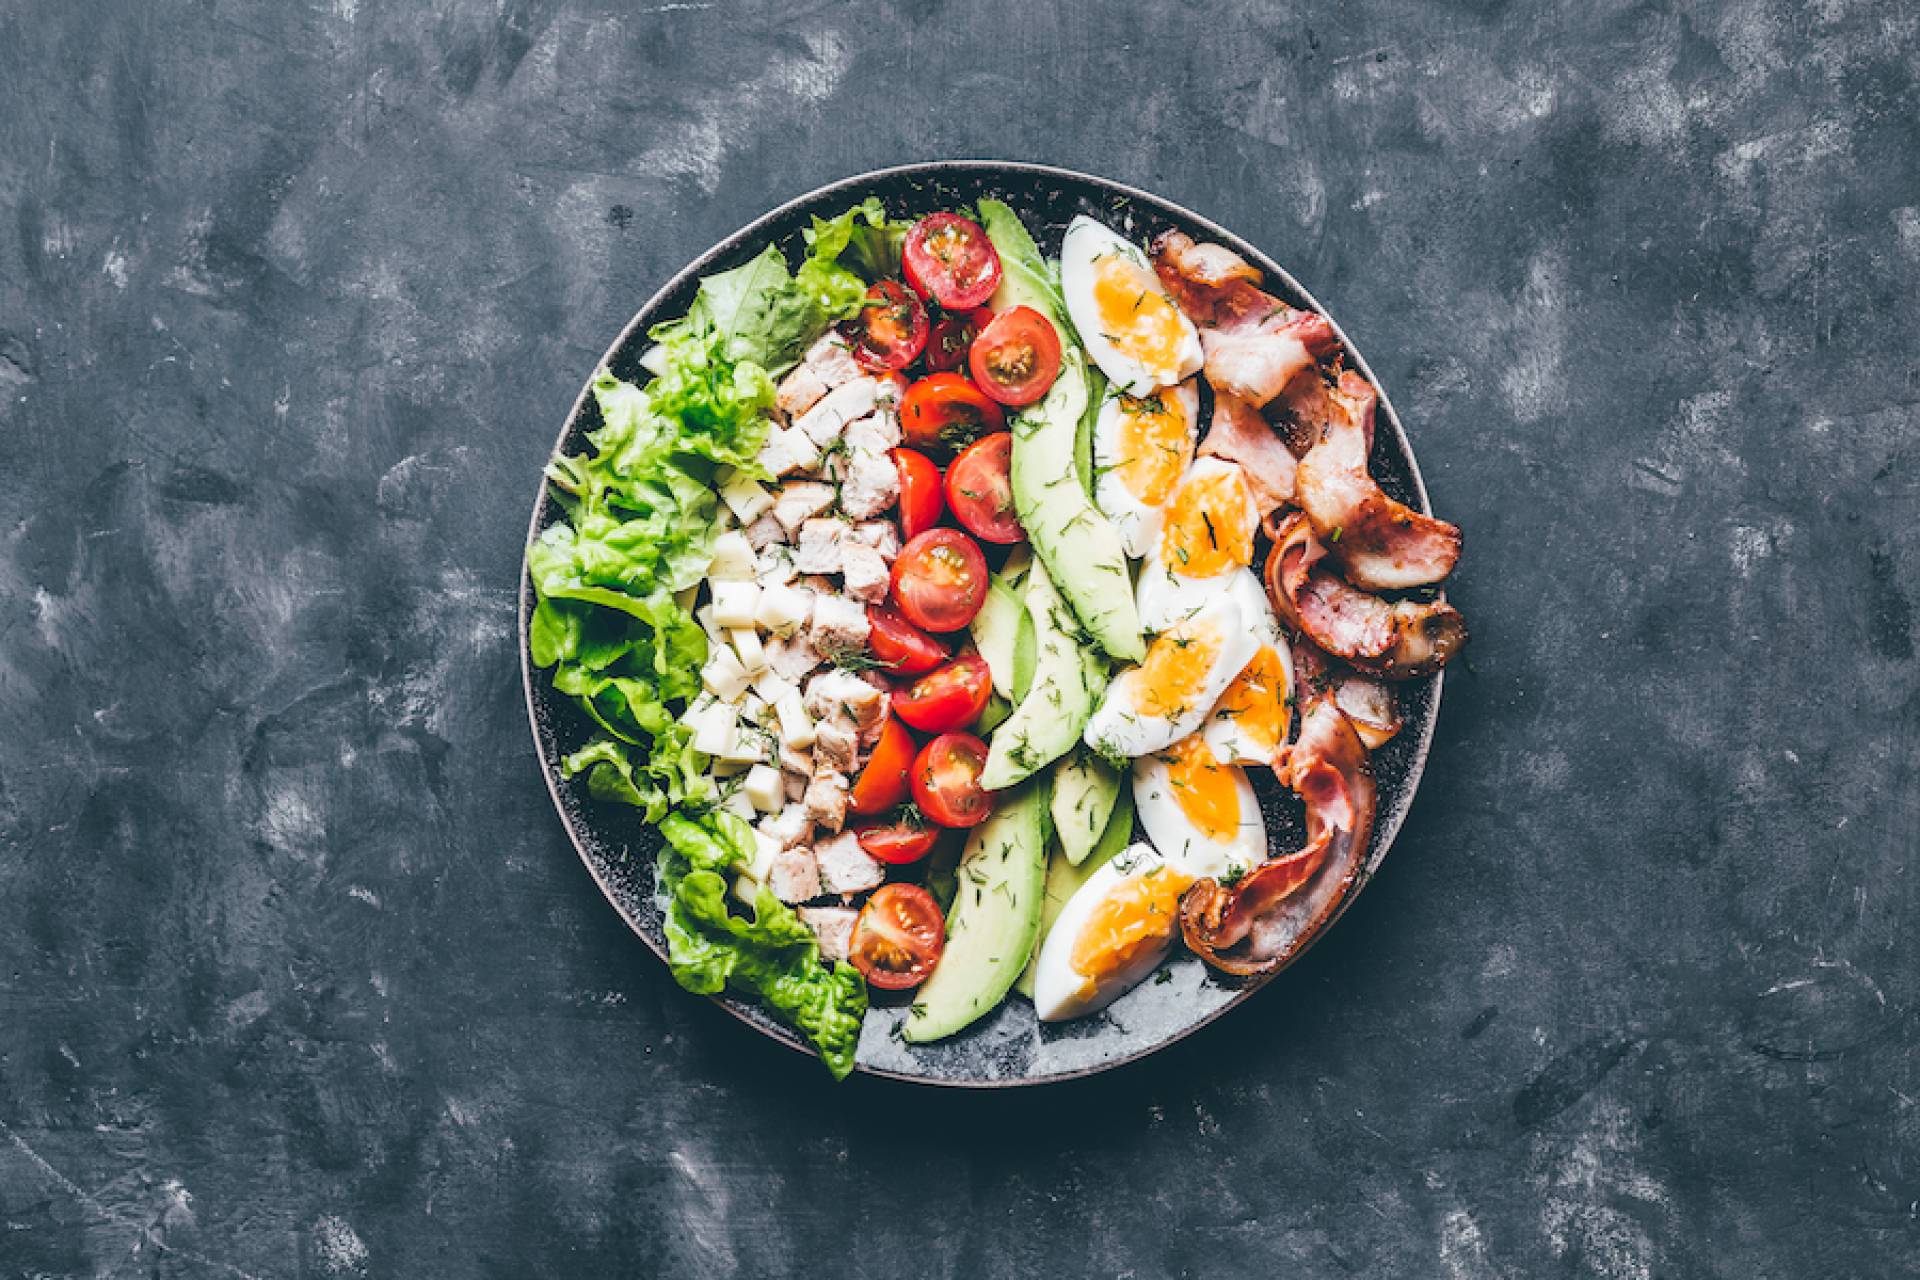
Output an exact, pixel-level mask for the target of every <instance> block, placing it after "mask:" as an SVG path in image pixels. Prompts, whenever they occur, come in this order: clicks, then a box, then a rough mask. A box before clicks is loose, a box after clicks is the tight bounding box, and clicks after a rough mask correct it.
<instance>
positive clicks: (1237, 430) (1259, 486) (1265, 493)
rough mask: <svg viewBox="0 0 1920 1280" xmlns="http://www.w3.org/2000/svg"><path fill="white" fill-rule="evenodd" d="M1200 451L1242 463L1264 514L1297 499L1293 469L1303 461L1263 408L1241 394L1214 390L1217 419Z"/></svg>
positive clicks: (1214, 419) (1214, 417) (1209, 427)
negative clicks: (1295, 455) (1294, 492)
mask: <svg viewBox="0 0 1920 1280" xmlns="http://www.w3.org/2000/svg"><path fill="white" fill-rule="evenodd" d="M1200 452H1201V453H1202V454H1205V455H1208V456H1210V457H1215V458H1225V459H1226V460H1227V461H1228V462H1237V463H1239V464H1240V469H1241V470H1242V471H1245V472H1246V473H1247V480H1248V482H1249V483H1251V484H1252V485H1253V496H1254V499H1255V500H1256V501H1257V502H1259V504H1260V514H1261V515H1262V516H1264V515H1266V514H1267V513H1268V512H1269V511H1273V510H1275V509H1277V508H1279V507H1281V506H1284V505H1285V504H1287V503H1289V502H1292V501H1293V472H1294V468H1295V467H1297V466H1298V465H1299V464H1298V463H1297V462H1295V461H1294V457H1293V454H1292V453H1291V452H1290V451H1289V450H1288V449H1287V446H1286V445H1285V444H1284V443H1282V441H1281V439H1280V437H1279V435H1278V434H1276V433H1275V431H1274V429H1273V428H1272V427H1271V426H1269V425H1268V424H1267V420H1266V419H1265V418H1263V417H1261V416H1260V412H1259V410H1257V409H1255V408H1254V407H1253V406H1252V405H1250V404H1248V403H1247V402H1246V401H1244V400H1242V399H1240V397H1238V396H1236V395H1232V394H1230V393H1228V392H1225V391H1215V392H1214V393H1213V422H1212V423H1211V424H1210V425H1209V426H1208V427H1207V438H1206V439H1204V440H1202V441H1201V442H1200Z"/></svg>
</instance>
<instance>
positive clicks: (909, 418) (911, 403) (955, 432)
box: [900, 373, 1007, 453]
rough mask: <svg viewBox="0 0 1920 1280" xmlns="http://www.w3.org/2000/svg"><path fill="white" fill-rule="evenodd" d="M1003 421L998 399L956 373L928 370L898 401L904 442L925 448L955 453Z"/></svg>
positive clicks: (1002, 425)
mask: <svg viewBox="0 0 1920 1280" xmlns="http://www.w3.org/2000/svg"><path fill="white" fill-rule="evenodd" d="M1006 425H1007V414H1006V410H1004V409H1002V408H1001V407H1000V404H999V402H998V401H996V400H994V399H993V398H992V397H991V396H989V395H987V394H986V393H985V392H983V391H981V390H980V388H978V387H976V386H974V385H973V384H972V383H971V382H968V381H967V380H966V379H965V378H963V377H961V376H960V375H959V374H957V373H931V374H928V375H927V376H926V377H924V378H922V379H920V381H918V382H916V383H914V384H913V385H912V386H910V387H908V388H907V394H906V398H905V399H904V400H902V401H901V402H900V430H901V431H902V432H903V433H904V434H905V435H906V438H907V443H908V444H910V445H912V446H913V447H914V448H916V449H923V450H926V451H928V452H938V453H957V452H959V451H960V450H961V449H964V448H966V447H967V446H968V445H970V444H972V443H973V442H974V441H975V440H978V439H979V438H980V437H981V436H985V435H991V434H993V433H994V432H996V431H1004V430H1005V429H1006Z"/></svg>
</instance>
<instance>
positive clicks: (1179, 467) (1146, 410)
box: [1093, 382, 1200, 560]
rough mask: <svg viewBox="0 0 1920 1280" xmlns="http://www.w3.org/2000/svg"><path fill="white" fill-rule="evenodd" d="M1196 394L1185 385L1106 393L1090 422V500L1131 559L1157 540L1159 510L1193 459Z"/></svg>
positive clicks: (1184, 383)
mask: <svg viewBox="0 0 1920 1280" xmlns="http://www.w3.org/2000/svg"><path fill="white" fill-rule="evenodd" d="M1199 414H1200V393H1199V392H1198V391H1197V390H1195V389H1194V386H1193V384H1192V383H1191V382H1183V383H1181V384H1180V385H1179V386H1177V387H1162V388H1161V389H1160V390H1158V391H1156V392H1154V393H1153V394H1152V395H1149V396H1144V397H1134V396H1130V395H1128V394H1127V393H1126V392H1124V391H1112V392H1109V393H1108V395H1107V398H1106V400H1105V401H1104V402H1102V404H1101V405H1100V414H1099V417H1097V418H1096V419H1095V420H1094V424H1093V466H1094V476H1095V479H1094V485H1093V498H1094V502H1095V503H1096V504H1098V506H1099V507H1100V510H1101V511H1103V512H1105V513H1106V515H1107V517H1108V518H1109V519H1110V520H1112V521H1113V523H1114V525H1115V527H1116V528H1118V529H1119V530H1120V541H1121V542H1122V543H1123V544H1125V546H1126V549H1127V554H1128V555H1130V556H1132V557H1133V558H1134V559H1136V560H1137V559H1139V558H1141V557H1142V556H1145V555H1146V554H1147V552H1148V549H1149V548H1151V547H1152V546H1153V544H1154V543H1155V542H1157V541H1158V540H1159V537H1160V525H1161V511H1160V509H1161V507H1162V506H1164V505H1165V504H1166V501H1167V499H1168V498H1169V497H1171V496H1172V495H1173V493H1174V490H1175V488H1176V487H1177V486H1178V485H1179V483H1180V477H1181V476H1183V475H1185V474H1186V470H1187V464H1188V463H1190V462H1192V461H1193V444H1194V424H1195V422H1196V420H1197V419H1198V417H1199Z"/></svg>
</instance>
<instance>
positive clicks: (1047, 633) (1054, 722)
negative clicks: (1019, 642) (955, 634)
mask: <svg viewBox="0 0 1920 1280" xmlns="http://www.w3.org/2000/svg"><path fill="white" fill-rule="evenodd" d="M1026 615H1027V617H1029V618H1031V619H1032V620H1033V635H1034V660H1033V681H1032V687H1031V688H1029V689H1028V690H1027V693H1026V696H1025V697H1024V698H1022V699H1021V700H1020V704H1019V705H1018V706H1016V707H1015V708H1014V709H1013V714H1012V715H1011V716H1008V717H1007V722H1006V723H1005V724H1003V725H1001V726H1000V727H999V728H998V729H996V730H994V734H993V741H992V742H990V743H989V744H988V748H987V763H986V765H985V766H984V767H983V768H982V769H981V770H980V785H981V786H983V787H985V788H986V789H987V790H989V791H999V790H1001V789H1003V788H1005V787H1010V786H1013V785H1014V784H1015V783H1017V782H1024V781H1025V780H1026V779H1027V778H1029V777H1031V776H1032V775H1033V774H1034V773H1036V772H1038V771H1039V769H1040V768H1041V766H1043V765H1046V764H1050V763H1052V762H1053V761H1055V760H1058V759H1059V758H1060V757H1061V756H1063V755H1065V754H1066V753H1067V752H1068V751H1070V750H1072V749H1073V745H1074V744H1075V743H1076V742H1078V741H1079V740H1080V731H1081V730H1082V729H1085V728H1086V727H1087V720H1088V719H1089V718H1090V717H1091V716H1092V715H1093V704H1094V700H1095V699H1096V698H1097V697H1098V696H1099V694H1100V690H1101V689H1102V688H1103V687H1105V684H1106V666H1105V663H1103V662H1102V661H1101V659H1100V655H1099V654H1098V653H1097V652H1095V651H1094V650H1093V649H1092V648H1091V647H1089V646H1087V645H1083V644H1081V643H1080V638H1079V636H1078V634H1077V633H1076V631H1075V628H1074V626H1073V615H1072V612H1071V611H1070V610H1069V609H1068V608H1067V603H1066V601H1065V600H1062V599H1061V598H1060V593H1059V592H1058V591H1055V590H1054V587H1053V576H1052V575H1051V574H1049V573H1048V572H1047V569H1046V565H1045V564H1044V563H1042V562H1041V561H1038V560H1036V561H1034V565H1033V571H1032V572H1031V573H1029V574H1028V575H1027V603H1026ZM1049 794H1051V788H1049Z"/></svg>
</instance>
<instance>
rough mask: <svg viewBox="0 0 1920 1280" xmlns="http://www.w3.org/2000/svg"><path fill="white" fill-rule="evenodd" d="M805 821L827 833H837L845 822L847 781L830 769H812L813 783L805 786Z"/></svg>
mask: <svg viewBox="0 0 1920 1280" xmlns="http://www.w3.org/2000/svg"><path fill="white" fill-rule="evenodd" d="M804 803H805V804H806V806H807V819H808V821H810V822H812V823H814V824H815V825H817V826H822V827H825V828H826V829H827V830H829V831H838V830H839V829H840V828H841V827H842V826H843V825H845V823H846V821H847V780H846V778H845V776H844V775H842V774H838V773H835V772H833V771H832V770H831V769H822V768H820V767H819V766H818V765H816V766H815V768H814V774H813V781H811V782H809V783H808V784H807V795H806V799H805V801H804Z"/></svg>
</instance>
